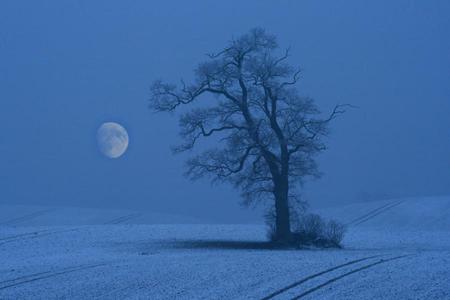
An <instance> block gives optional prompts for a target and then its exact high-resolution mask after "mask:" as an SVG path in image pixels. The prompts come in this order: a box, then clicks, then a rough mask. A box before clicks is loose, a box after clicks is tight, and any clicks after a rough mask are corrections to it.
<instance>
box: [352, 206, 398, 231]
mask: <svg viewBox="0 0 450 300" xmlns="http://www.w3.org/2000/svg"><path fill="white" fill-rule="evenodd" d="M404 201H405V200H400V201H396V202H393V203H392V202H391V203H387V204H384V205H382V206H380V207H378V208H375V209H373V210H371V211H369V212H368V213H365V214H364V215H362V216H359V217H357V218H356V219H353V220H352V221H350V222H348V223H346V224H345V225H346V226H350V225H359V224H361V223H363V222H366V221H368V220H370V219H372V218H373V217H375V216H377V215H379V214H381V213H383V212H385V211H387V210H389V209H391V208H393V207H395V206H397V205H400V204H401V203H403V202H404Z"/></svg>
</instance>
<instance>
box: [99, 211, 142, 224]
mask: <svg viewBox="0 0 450 300" xmlns="http://www.w3.org/2000/svg"><path fill="white" fill-rule="evenodd" d="M139 215H140V214H139V213H134V214H129V215H125V216H122V217H119V218H115V219H112V220H111V221H108V222H106V223H104V224H105V225H110V224H120V223H123V222H126V221H128V220H131V219H133V218H136V217H138V216H139Z"/></svg>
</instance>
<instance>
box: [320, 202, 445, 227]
mask: <svg viewBox="0 0 450 300" xmlns="http://www.w3.org/2000/svg"><path fill="white" fill-rule="evenodd" d="M316 212H317V213H319V214H321V215H323V216H324V217H326V218H334V219H337V220H339V221H341V222H343V223H344V224H347V225H348V226H349V227H350V228H352V227H367V228H379V229H383V228H395V229H403V230H450V197H448V196H447V197H417V198H400V199H391V200H383V201H373V202H361V203H354V204H349V205H343V206H339V207H337V206H336V207H329V208H327V209H320V210H317V211H316Z"/></svg>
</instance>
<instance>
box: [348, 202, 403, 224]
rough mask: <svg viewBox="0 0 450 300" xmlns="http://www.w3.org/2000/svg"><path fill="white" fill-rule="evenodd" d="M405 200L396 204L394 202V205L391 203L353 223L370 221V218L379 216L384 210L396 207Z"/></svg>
mask: <svg viewBox="0 0 450 300" xmlns="http://www.w3.org/2000/svg"><path fill="white" fill-rule="evenodd" d="M403 202H405V201H404V200H401V201H398V202H395V203H394V204H392V205H390V206H388V207H385V208H384V209H382V210H381V211H378V212H376V213H374V214H371V215H370V216H368V217H366V218H364V219H362V220H360V221H358V222H357V223H355V224H353V225H359V224H362V223H364V222H367V221H369V220H370V219H372V218H375V217H376V216H378V215H379V214H382V213H384V212H386V211H388V210H390V209H391V208H394V207H396V206H398V205H400V204H402V203H403Z"/></svg>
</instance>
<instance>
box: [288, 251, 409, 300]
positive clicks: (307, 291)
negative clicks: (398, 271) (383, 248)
mask: <svg viewBox="0 0 450 300" xmlns="http://www.w3.org/2000/svg"><path fill="white" fill-rule="evenodd" d="M411 255H412V254H407V255H400V256H396V257H392V258H388V259H380V260H379V261H377V262H374V263H371V264H368V265H365V266H363V267H360V268H357V269H354V270H352V271H349V272H347V273H344V274H341V275H339V276H337V277H334V278H332V279H330V280H328V281H326V282H324V283H322V284H319V285H317V286H315V287H313V288H311V289H309V290H306V291H305V292H303V293H301V294H300V295H298V296H296V297H294V298H292V299H291V300H297V299H300V298H302V297H304V296H307V295H309V294H311V293H313V292H315V291H317V290H320V289H322V288H324V287H326V286H328V285H330V284H332V283H333V282H335V281H338V280H340V279H342V278H344V277H347V276H350V275H352V274H355V273H358V272H361V271H364V270H366V269H369V268H372V267H375V266H377V265H379V264H383V263H387V262H390V261H393V260H397V259H401V258H404V257H407V256H411Z"/></svg>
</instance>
